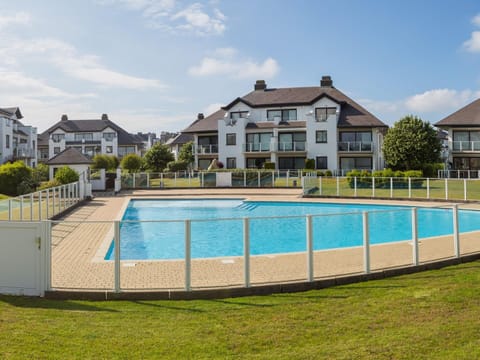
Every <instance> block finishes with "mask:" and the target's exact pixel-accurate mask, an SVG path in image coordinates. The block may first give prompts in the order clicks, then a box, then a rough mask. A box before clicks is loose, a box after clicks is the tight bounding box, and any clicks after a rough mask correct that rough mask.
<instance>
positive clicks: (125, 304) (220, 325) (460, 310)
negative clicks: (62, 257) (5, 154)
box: [0, 262, 480, 359]
mask: <svg viewBox="0 0 480 360" xmlns="http://www.w3.org/2000/svg"><path fill="white" fill-rule="evenodd" d="M479 282H480V262H473V263H468V264H462V265H459V266H452V267H448V268H444V269H441V270H435V271H428V272H423V273H418V274H413V275H408V276H401V277H396V278H390V279H385V280H378V281H370V282H365V283H359V284H353V285H348V286H339V287H334V288H330V289H324V290H319V291H309V292H304V293H295V294H279V295H272V296H258V297H247V298H236V299H226V300H202V301H107V302H88V301H52V300H44V299H31V298H25V297H8V296H3V297H0V358H5V359H18V358H22V359H23V358H35V359H39V358H48V359H54V358H58V359H65V358H68V359H70V358H78V359H84V358H89V359H93V358H95V359H96V358H122V359H131V358H155V359H160V358H161V359H165V358H166V359H193V358H195V359H197V358H200V359H212V358H220V359H225V358H255V359H264V358H267V359H268V358H271V359H478V358H480V336H479V334H480V316H479V315H480V286H478V284H479Z"/></svg>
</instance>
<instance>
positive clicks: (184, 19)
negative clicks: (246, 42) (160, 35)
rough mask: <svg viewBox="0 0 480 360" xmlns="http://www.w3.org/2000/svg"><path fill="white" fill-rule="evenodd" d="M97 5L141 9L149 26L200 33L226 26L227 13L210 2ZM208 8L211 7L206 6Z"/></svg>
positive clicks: (103, 1)
mask: <svg viewBox="0 0 480 360" xmlns="http://www.w3.org/2000/svg"><path fill="white" fill-rule="evenodd" d="M97 3H98V4H100V5H110V6H112V5H117V4H118V5H120V6H123V7H125V8H126V9H128V10H131V11H138V12H141V14H142V16H143V17H144V18H145V19H146V20H147V25H148V26H149V27H151V28H156V29H162V30H165V31H169V32H173V33H176V32H179V31H180V32H189V33H194V34H196V35H200V36H206V35H221V34H223V32H224V31H225V29H226V24H225V23H226V20H227V17H226V16H225V15H224V14H223V13H222V12H221V11H220V10H219V9H218V8H217V7H216V5H217V4H215V3H210V4H209V9H207V8H206V6H205V5H204V4H201V3H198V2H196V3H193V4H190V5H188V6H186V7H185V6H182V5H181V4H180V3H179V2H178V1H176V0H99V1H97ZM210 8H211V9H210Z"/></svg>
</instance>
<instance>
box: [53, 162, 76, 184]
mask: <svg viewBox="0 0 480 360" xmlns="http://www.w3.org/2000/svg"><path fill="white" fill-rule="evenodd" d="M55 180H57V181H58V182H59V183H60V184H70V183H72V182H75V181H78V173H77V172H76V171H75V170H73V169H72V168H69V167H68V166H64V167H62V168H60V169H58V170H57V172H56V173H55Z"/></svg>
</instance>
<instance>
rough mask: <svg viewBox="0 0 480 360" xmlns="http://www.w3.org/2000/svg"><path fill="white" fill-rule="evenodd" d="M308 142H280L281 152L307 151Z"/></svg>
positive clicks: (279, 149) (279, 148)
mask: <svg viewBox="0 0 480 360" xmlns="http://www.w3.org/2000/svg"><path fill="white" fill-rule="evenodd" d="M306 148H307V143H306V142H305V141H294V142H279V143H278V151H279V152H305V151H306Z"/></svg>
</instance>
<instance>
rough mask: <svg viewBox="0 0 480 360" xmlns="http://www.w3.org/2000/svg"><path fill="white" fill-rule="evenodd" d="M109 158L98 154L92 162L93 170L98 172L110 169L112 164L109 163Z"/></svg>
mask: <svg viewBox="0 0 480 360" xmlns="http://www.w3.org/2000/svg"><path fill="white" fill-rule="evenodd" d="M108 158H109V157H108V156H107V155H103V154H97V155H95V156H94V157H93V159H92V161H93V164H92V166H91V167H92V169H94V170H98V169H105V170H106V169H108V168H109V167H110V162H109V159H108Z"/></svg>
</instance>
